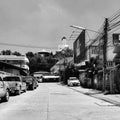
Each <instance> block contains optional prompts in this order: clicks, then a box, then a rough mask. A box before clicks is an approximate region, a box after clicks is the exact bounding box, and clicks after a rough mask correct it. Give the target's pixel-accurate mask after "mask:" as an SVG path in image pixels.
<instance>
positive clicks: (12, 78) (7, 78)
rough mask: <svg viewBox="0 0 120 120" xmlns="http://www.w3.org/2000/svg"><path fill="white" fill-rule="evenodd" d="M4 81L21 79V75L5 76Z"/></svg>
mask: <svg viewBox="0 0 120 120" xmlns="http://www.w3.org/2000/svg"><path fill="white" fill-rule="evenodd" d="M3 80H4V81H20V78H19V77H5V78H3Z"/></svg>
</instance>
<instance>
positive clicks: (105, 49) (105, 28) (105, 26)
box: [70, 18, 108, 91]
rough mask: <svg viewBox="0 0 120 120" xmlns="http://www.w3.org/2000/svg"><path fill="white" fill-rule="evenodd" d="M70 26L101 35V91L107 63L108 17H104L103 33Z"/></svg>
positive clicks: (104, 81) (104, 88) (104, 85)
mask: <svg viewBox="0 0 120 120" xmlns="http://www.w3.org/2000/svg"><path fill="white" fill-rule="evenodd" d="M70 27H73V28H76V29H80V30H88V31H91V32H95V33H97V34H100V35H103V37H104V40H103V91H106V63H107V41H108V19H107V18H106V19H105V25H104V33H100V32H97V31H95V30H91V29H86V28H84V27H80V26H75V25H71V26H70Z"/></svg>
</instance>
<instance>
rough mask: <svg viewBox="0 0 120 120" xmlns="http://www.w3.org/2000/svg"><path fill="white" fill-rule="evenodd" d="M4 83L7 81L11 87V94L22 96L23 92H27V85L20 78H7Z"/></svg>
mask: <svg viewBox="0 0 120 120" xmlns="http://www.w3.org/2000/svg"><path fill="white" fill-rule="evenodd" d="M3 81H6V82H7V83H8V84H9V86H10V93H14V94H17V95H19V94H21V92H22V91H24V92H26V89H27V87H26V83H25V82H24V81H22V78H21V77H20V76H5V77H4V78H3Z"/></svg>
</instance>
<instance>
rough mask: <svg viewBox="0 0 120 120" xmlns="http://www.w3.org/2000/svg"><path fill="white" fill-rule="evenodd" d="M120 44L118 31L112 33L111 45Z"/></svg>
mask: <svg viewBox="0 0 120 120" xmlns="http://www.w3.org/2000/svg"><path fill="white" fill-rule="evenodd" d="M119 44H120V33H115V34H113V45H119Z"/></svg>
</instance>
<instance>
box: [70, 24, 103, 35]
mask: <svg viewBox="0 0 120 120" xmlns="http://www.w3.org/2000/svg"><path fill="white" fill-rule="evenodd" d="M70 27H72V28H76V29H79V30H88V31H92V32H95V33H97V34H102V35H103V33H100V32H98V31H95V30H91V29H88V28H84V27H81V26H76V25H71V26H70Z"/></svg>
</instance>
